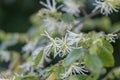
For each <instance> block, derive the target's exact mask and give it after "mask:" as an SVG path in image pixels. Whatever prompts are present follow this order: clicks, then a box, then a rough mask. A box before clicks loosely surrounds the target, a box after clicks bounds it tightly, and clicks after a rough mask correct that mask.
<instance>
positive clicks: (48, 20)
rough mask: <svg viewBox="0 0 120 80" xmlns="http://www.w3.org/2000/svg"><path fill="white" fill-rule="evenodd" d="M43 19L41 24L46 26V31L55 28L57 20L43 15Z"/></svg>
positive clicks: (51, 30) (52, 30)
mask: <svg viewBox="0 0 120 80" xmlns="http://www.w3.org/2000/svg"><path fill="white" fill-rule="evenodd" d="M43 21H44V23H43V26H45V27H46V29H47V31H48V32H54V31H55V28H56V26H57V21H55V19H54V18H52V17H48V16H45V17H44V18H43Z"/></svg>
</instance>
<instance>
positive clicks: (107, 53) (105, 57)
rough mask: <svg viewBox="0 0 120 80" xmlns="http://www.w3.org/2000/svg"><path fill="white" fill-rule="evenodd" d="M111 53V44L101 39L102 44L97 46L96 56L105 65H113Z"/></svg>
mask: <svg viewBox="0 0 120 80" xmlns="http://www.w3.org/2000/svg"><path fill="white" fill-rule="evenodd" d="M112 53H113V47H112V45H111V44H110V43H109V42H107V41H105V40H103V46H101V47H99V51H98V56H99V58H100V59H101V61H102V63H103V65H104V66H105V67H112V66H114V57H113V55H112Z"/></svg>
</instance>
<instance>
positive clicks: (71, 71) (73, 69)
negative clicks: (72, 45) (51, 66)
mask: <svg viewBox="0 0 120 80" xmlns="http://www.w3.org/2000/svg"><path fill="white" fill-rule="evenodd" d="M85 72H88V70H87V69H86V67H85V66H84V64H83V63H82V64H80V63H77V62H76V63H73V64H72V65H71V66H70V67H69V68H68V69H66V72H65V73H63V74H61V75H62V77H61V78H62V79H65V78H67V77H68V76H71V75H76V74H83V75H86V74H85Z"/></svg>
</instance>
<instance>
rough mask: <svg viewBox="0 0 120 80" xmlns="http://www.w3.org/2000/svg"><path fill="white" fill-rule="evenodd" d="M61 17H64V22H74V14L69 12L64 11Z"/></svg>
mask: <svg viewBox="0 0 120 80" xmlns="http://www.w3.org/2000/svg"><path fill="white" fill-rule="evenodd" d="M61 19H62V20H63V21H64V22H67V23H70V22H73V21H74V17H73V15H71V14H68V13H64V14H63V15H62V16H61Z"/></svg>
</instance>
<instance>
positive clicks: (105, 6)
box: [93, 0, 118, 16]
mask: <svg viewBox="0 0 120 80" xmlns="http://www.w3.org/2000/svg"><path fill="white" fill-rule="evenodd" d="M93 5H94V6H96V7H95V9H94V10H93V12H95V11H97V10H98V9H100V11H101V13H102V14H103V15H106V16H108V14H111V13H113V11H115V12H118V10H117V9H116V8H115V7H114V6H113V5H112V1H110V0H104V1H102V0H95V3H94V4H93Z"/></svg>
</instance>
